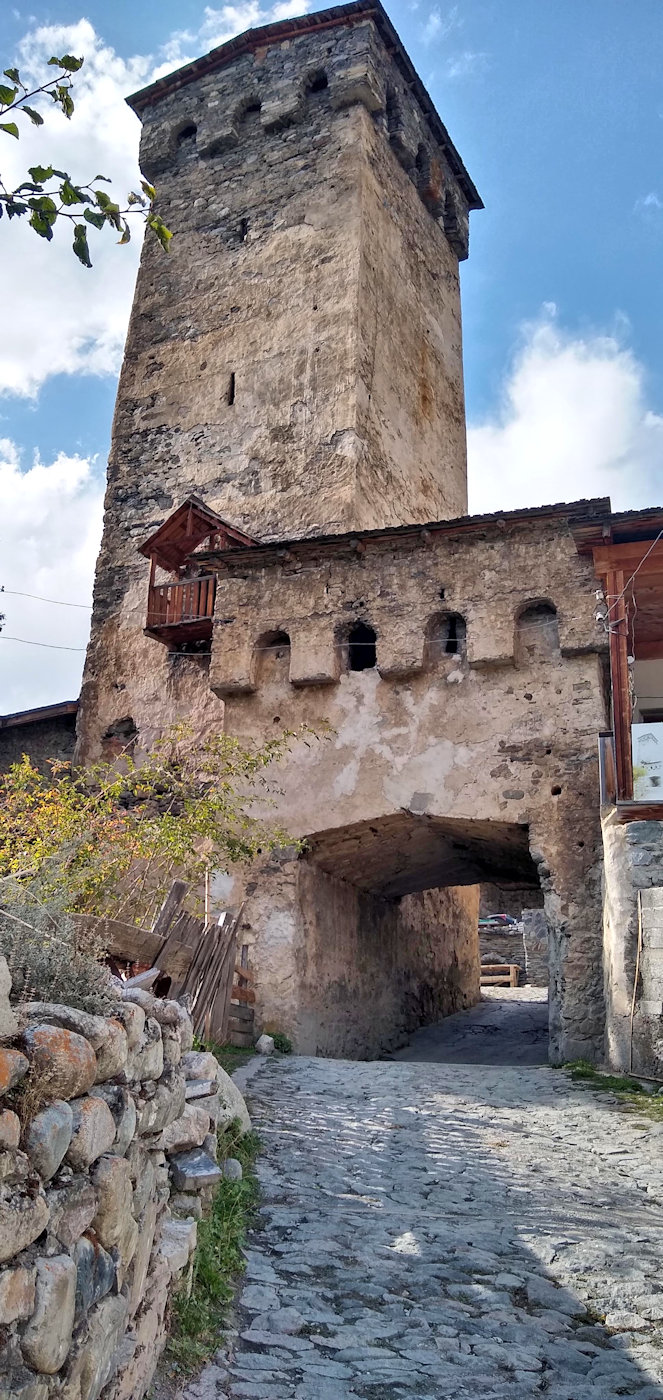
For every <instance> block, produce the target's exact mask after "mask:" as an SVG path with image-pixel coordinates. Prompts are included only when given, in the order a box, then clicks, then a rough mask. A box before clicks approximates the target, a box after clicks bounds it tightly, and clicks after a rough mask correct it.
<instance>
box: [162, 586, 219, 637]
mask: <svg viewBox="0 0 663 1400" xmlns="http://www.w3.org/2000/svg"><path fill="white" fill-rule="evenodd" d="M215 593H216V575H215V574H205V575H204V576H203V577H202V578H186V579H181V580H180V581H179V582H178V583H153V584H150V591H149V595H148V600H147V626H148V627H177V626H178V625H179V624H181V623H187V622H199V621H201V620H203V619H205V618H210V620H211V619H212V618H213V616H214V596H215Z"/></svg>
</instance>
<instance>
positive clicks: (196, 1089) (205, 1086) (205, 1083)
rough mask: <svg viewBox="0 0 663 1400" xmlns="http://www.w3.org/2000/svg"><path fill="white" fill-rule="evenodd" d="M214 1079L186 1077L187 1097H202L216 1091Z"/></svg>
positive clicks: (206, 1096) (207, 1096)
mask: <svg viewBox="0 0 663 1400" xmlns="http://www.w3.org/2000/svg"><path fill="white" fill-rule="evenodd" d="M216 1084H217V1081H216V1079H187V1082H186V1097H187V1099H204V1098H209V1097H210V1095H212V1094H215V1093H216Z"/></svg>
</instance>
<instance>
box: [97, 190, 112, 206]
mask: <svg viewBox="0 0 663 1400" xmlns="http://www.w3.org/2000/svg"><path fill="white" fill-rule="evenodd" d="M94 194H95V199H96V201H97V204H98V205H99V208H100V209H108V206H109V205H110V204H112V200H111V197H110V195H109V194H106V191H105V190H95V191H94Z"/></svg>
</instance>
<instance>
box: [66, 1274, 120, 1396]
mask: <svg viewBox="0 0 663 1400" xmlns="http://www.w3.org/2000/svg"><path fill="white" fill-rule="evenodd" d="M128 1310H129V1305H128V1302H127V1299H126V1298H123V1297H121V1296H118V1297H111V1298H103V1299H102V1301H101V1302H100V1303H97V1306H96V1307H95V1308H93V1310H92V1312H91V1313H90V1314H89V1316H88V1319H87V1324H86V1326H85V1327H84V1328H83V1329H82V1331H81V1334H80V1336H77V1338H76V1343H75V1347H74V1349H73V1352H72V1356H71V1361H70V1365H69V1367H68V1374H67V1377H66V1382H65V1386H64V1389H63V1391H61V1392H60V1394H61V1396H62V1397H63V1400H74V1398H75V1397H76V1400H98V1396H99V1395H100V1394H101V1391H102V1390H103V1388H104V1386H105V1385H107V1384H108V1382H109V1381H110V1380H111V1379H112V1377H113V1376H114V1375H115V1373H116V1370H117V1367H118V1365H119V1362H120V1356H121V1354H122V1353H121V1342H122V1337H123V1334H124V1328H125V1325H126V1321H127V1313H128Z"/></svg>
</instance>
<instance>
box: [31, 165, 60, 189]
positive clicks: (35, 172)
mask: <svg viewBox="0 0 663 1400" xmlns="http://www.w3.org/2000/svg"><path fill="white" fill-rule="evenodd" d="M54 174H55V171H54V170H53V166H52V165H30V166H29V167H28V175H31V176H32V178H33V180H36V182H37V184H38V185H43V183H44V180H50V179H52V177H53V175H54Z"/></svg>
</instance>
